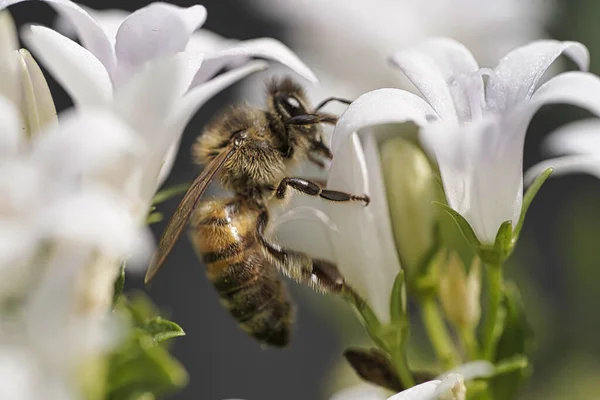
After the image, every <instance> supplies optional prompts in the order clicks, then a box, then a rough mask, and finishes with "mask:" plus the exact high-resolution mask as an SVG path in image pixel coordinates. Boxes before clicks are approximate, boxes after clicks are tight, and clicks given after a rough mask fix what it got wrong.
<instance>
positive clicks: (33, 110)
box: [0, 11, 57, 136]
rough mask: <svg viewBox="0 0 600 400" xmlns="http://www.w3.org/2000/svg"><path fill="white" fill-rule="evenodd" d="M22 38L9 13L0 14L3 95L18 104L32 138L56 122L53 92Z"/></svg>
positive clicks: (0, 86) (22, 125)
mask: <svg viewBox="0 0 600 400" xmlns="http://www.w3.org/2000/svg"><path fill="white" fill-rule="evenodd" d="M18 44H19V39H18V37H17V33H16V30H15V25H14V22H13V20H12V18H11V16H10V13H9V12H8V11H0V76H2V79H1V80H0V95H2V96H5V97H6V98H8V99H9V100H10V101H11V102H12V103H13V104H15V105H17V107H18V108H19V111H20V117H19V126H20V129H21V131H22V132H23V134H25V135H27V136H31V135H34V134H36V133H37V132H39V131H40V130H41V129H43V128H46V127H48V126H51V125H55V124H56V123H57V119H56V109H55V108H54V102H53V100H52V96H51V94H50V89H49V88H48V84H47V82H46V79H45V78H44V75H43V73H42V71H41V70H40V67H39V66H38V65H37V63H36V62H35V60H34V59H33V57H32V56H31V54H30V53H29V52H28V51H27V50H25V49H19V48H18Z"/></svg>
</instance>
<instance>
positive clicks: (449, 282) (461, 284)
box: [439, 253, 481, 329]
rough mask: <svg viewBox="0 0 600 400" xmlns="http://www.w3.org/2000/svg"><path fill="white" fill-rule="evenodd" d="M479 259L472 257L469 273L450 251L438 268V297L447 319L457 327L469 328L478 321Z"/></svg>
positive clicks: (479, 309) (479, 311)
mask: <svg viewBox="0 0 600 400" xmlns="http://www.w3.org/2000/svg"><path fill="white" fill-rule="evenodd" d="M480 293H481V261H480V260H479V258H474V259H473V263H472V265H471V269H470V271H469V274H468V275H467V274H466V272H465V267H464V265H463V263H462V261H461V260H460V258H459V257H458V256H457V255H456V254H455V253H452V254H451V255H450V257H449V259H448V260H447V262H446V264H445V265H442V267H441V268H440V278H439V297H440V302H441V303H442V307H443V308H444V312H445V313H446V316H447V317H448V320H449V321H450V322H451V323H452V324H453V325H454V326H456V327H457V328H462V329H471V328H473V327H474V326H475V325H477V323H478V322H479V318H480V315H481V308H480V304H479V295H480Z"/></svg>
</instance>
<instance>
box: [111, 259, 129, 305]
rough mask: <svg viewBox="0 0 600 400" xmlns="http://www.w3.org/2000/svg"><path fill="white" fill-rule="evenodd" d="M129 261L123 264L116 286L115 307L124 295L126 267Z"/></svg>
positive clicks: (114, 293)
mask: <svg viewBox="0 0 600 400" xmlns="http://www.w3.org/2000/svg"><path fill="white" fill-rule="evenodd" d="M126 264H127V261H123V262H122V263H121V272H120V273H119V275H118V276H117V279H116V280H115V284H114V292H113V307H114V306H115V305H116V304H117V301H118V300H119V298H120V297H121V295H122V294H123V288H125V265H126Z"/></svg>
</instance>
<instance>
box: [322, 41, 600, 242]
mask: <svg viewBox="0 0 600 400" xmlns="http://www.w3.org/2000/svg"><path fill="white" fill-rule="evenodd" d="M563 52H565V53H567V54H568V55H570V56H571V57H572V58H573V59H574V60H575V62H576V63H577V64H578V65H579V66H580V67H581V68H582V69H586V68H587V65H588V53H587V49H586V48H585V47H584V46H583V45H581V44H579V43H575V42H558V41H537V42H532V43H531V44H528V45H526V46H523V47H520V48H517V49H515V50H513V51H511V52H509V53H508V54H507V55H506V56H505V57H503V58H502V60H501V61H500V63H499V64H498V66H497V67H496V68H495V69H494V70H489V69H480V68H479V67H478V65H477V63H476V62H475V60H474V59H473V56H472V55H471V54H470V52H469V51H468V50H467V49H466V48H465V47H464V46H462V45H461V44H459V43H457V42H455V41H452V40H449V39H432V40H429V41H427V42H425V43H423V44H421V45H417V46H415V47H413V48H409V49H406V50H404V51H402V52H399V53H397V54H395V55H394V57H393V62H394V64H396V65H397V66H399V67H400V68H401V69H402V70H403V72H404V73H405V74H406V75H407V76H408V78H409V79H410V80H411V81H412V82H413V83H414V84H415V86H416V87H417V88H418V89H419V90H420V91H421V93H422V95H423V97H424V98H425V99H426V100H427V101H424V100H423V99H422V98H420V97H417V96H415V95H413V94H411V93H408V92H405V91H401V90H394V89H381V90H378V91H374V92H371V93H368V94H365V95H364V96H362V97H361V98H359V99H358V100H357V101H356V102H355V103H354V104H353V105H352V106H350V108H349V110H348V111H347V112H346V113H345V114H344V116H343V117H342V119H341V120H340V123H339V124H338V126H337V128H336V131H335V134H334V138H333V149H334V154H335V152H336V150H338V151H340V150H341V148H342V146H343V145H344V142H345V141H346V140H349V138H351V137H352V134H353V133H354V132H357V131H359V130H360V129H362V128H364V127H368V126H373V125H378V124H383V123H393V122H398V123H399V122H406V121H413V122H415V123H416V124H417V125H418V126H420V127H421V140H422V144H423V145H424V147H425V148H426V149H429V150H430V151H431V152H432V153H433V154H434V155H435V158H436V159H437V162H438V164H439V167H440V172H441V175H442V180H443V183H444V189H445V192H446V197H447V199H448V202H449V205H450V206H451V207H452V208H453V209H455V210H456V211H458V212H459V213H460V214H462V215H463V217H465V218H466V220H467V221H468V222H469V223H470V224H471V226H472V227H473V229H474V231H475V233H476V235H477V237H478V238H479V240H480V241H481V242H483V243H493V242H494V239H495V236H496V233H497V231H498V228H499V227H500V225H501V224H502V223H503V222H504V221H507V220H510V221H512V223H513V227H514V226H515V225H516V223H517V221H518V219H519V217H520V214H521V204H522V199H523V194H522V191H523V187H522V163H523V142H524V139H525V133H526V130H527V126H528V124H529V121H530V120H531V117H532V116H533V115H534V113H535V112H536V111H537V109H539V107H540V106H541V105H543V104H547V103H556V102H568V103H572V104H576V105H579V106H583V107H591V108H593V107H595V104H594V102H593V101H591V99H590V98H589V97H590V96H587V95H586V93H587V92H589V91H590V90H591V89H590V88H584V89H583V91H581V90H580V89H581V88H583V87H584V86H589V85H591V87H596V88H597V87H598V84H599V81H598V79H597V78H596V77H595V76H593V75H591V74H587V73H580V72H572V73H565V74H560V75H558V76H557V77H555V78H553V79H550V80H549V81H547V82H546V83H545V84H543V85H542V86H541V87H540V88H537V86H538V82H539V80H540V78H541V77H542V75H543V73H544V72H545V71H546V70H547V68H548V67H549V66H550V65H551V64H552V62H553V61H554V60H555V59H556V58H557V57H558V56H559V55H560V54H561V53H563ZM482 75H487V76H488V80H487V84H485V85H484V81H483V77H482ZM536 89H537V90H536ZM374 162H376V160H375V161H374Z"/></svg>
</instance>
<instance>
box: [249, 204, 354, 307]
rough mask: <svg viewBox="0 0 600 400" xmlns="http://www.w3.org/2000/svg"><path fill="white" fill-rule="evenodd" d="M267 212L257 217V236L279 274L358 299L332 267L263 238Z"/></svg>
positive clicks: (330, 264)
mask: <svg viewBox="0 0 600 400" xmlns="http://www.w3.org/2000/svg"><path fill="white" fill-rule="evenodd" d="M268 221H269V213H268V211H267V210H263V211H262V212H261V214H260V215H259V217H258V221H257V224H256V226H257V228H256V236H257V238H258V241H259V242H260V244H261V245H262V247H263V249H264V251H265V253H266V254H265V255H266V256H267V257H268V258H269V260H270V261H271V262H272V263H273V264H274V265H275V266H276V267H277V269H279V270H280V271H281V272H282V273H284V274H285V275H287V276H289V277H290V278H292V279H293V280H295V281H296V282H299V283H303V284H306V285H308V286H311V287H312V288H313V289H315V290H317V291H320V292H325V293H337V294H345V295H349V296H351V297H352V298H355V299H358V298H359V297H358V295H357V294H356V292H355V291H354V290H353V289H352V288H350V287H349V286H348V285H346V282H345V280H344V277H343V276H342V274H341V273H340V271H339V270H338V269H337V267H336V266H335V264H333V263H331V262H329V261H325V260H320V259H316V258H311V257H309V256H308V255H306V254H304V253H302V252H299V251H294V250H289V249H285V248H283V247H281V246H280V245H279V244H277V243H274V242H272V241H271V240H269V239H268V238H267V237H266V236H265V230H266V227H267V223H268Z"/></svg>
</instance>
